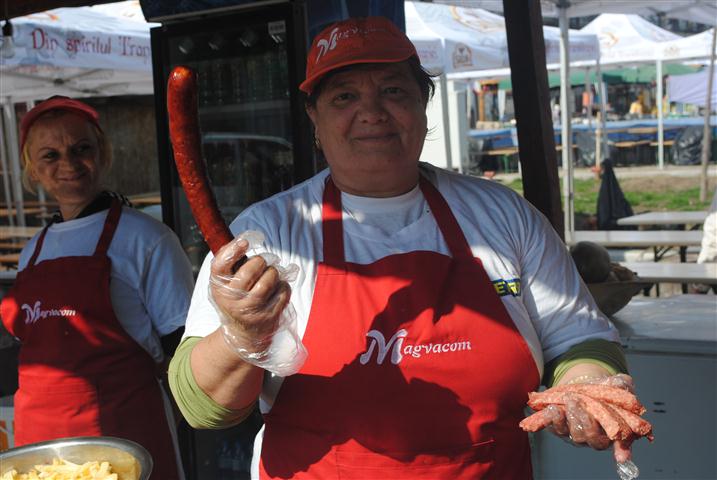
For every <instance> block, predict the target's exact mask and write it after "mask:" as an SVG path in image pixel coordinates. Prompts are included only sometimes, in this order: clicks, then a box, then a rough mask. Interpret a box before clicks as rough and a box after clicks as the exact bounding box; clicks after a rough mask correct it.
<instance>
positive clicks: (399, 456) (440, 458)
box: [335, 440, 495, 480]
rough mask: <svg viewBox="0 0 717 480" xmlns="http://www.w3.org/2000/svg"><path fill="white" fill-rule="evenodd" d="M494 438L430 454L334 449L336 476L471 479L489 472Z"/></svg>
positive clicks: (346, 478)
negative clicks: (380, 452) (466, 446)
mask: <svg viewBox="0 0 717 480" xmlns="http://www.w3.org/2000/svg"><path fill="white" fill-rule="evenodd" d="M494 448H495V441H494V440H488V441H486V442H481V443H476V444H473V445H471V446H470V447H468V448H456V449H445V450H437V451H434V452H431V453H421V454H418V455H416V454H411V453H409V452H400V453H395V454H393V453H392V454H387V455H383V454H378V453H373V452H368V451H366V452H347V451H342V450H336V451H335V459H336V468H337V472H338V478H339V479H341V480H358V479H362V480H365V479H387V478H391V479H396V480H399V479H406V480H408V479H415V478H431V479H451V480H453V479H460V478H465V479H474V478H483V477H485V476H486V475H488V474H489V472H490V469H491V467H492V466H493V450H494Z"/></svg>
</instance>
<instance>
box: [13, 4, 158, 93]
mask: <svg viewBox="0 0 717 480" xmlns="http://www.w3.org/2000/svg"><path fill="white" fill-rule="evenodd" d="M12 22H13V27H14V34H13V41H14V45H15V52H14V55H13V56H12V57H10V58H5V57H3V58H0V75H2V79H3V80H2V82H1V83H0V96H1V97H2V99H3V102H4V103H7V102H8V98H10V99H12V100H10V101H11V102H19V101H28V100H38V99H42V98H46V97H48V96H50V95H57V94H63V95H67V96H72V97H83V96H107V95H125V94H151V93H152V90H153V88H152V58H151V49H150V40H149V29H150V27H151V26H152V25H153V24H148V23H147V22H145V21H144V17H142V14H141V9H140V6H139V2H136V1H134V2H121V3H117V4H111V5H101V6H95V7H80V8H60V9H56V10H50V11H47V12H41V13H36V14H32V15H28V16H25V17H19V18H16V19H13V21H12Z"/></svg>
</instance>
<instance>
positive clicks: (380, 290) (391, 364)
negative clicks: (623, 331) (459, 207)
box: [260, 178, 539, 480]
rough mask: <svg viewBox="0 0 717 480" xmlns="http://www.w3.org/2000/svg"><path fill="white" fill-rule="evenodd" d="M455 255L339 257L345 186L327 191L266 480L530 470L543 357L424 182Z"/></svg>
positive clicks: (273, 420)
mask: <svg viewBox="0 0 717 480" xmlns="http://www.w3.org/2000/svg"><path fill="white" fill-rule="evenodd" d="M420 186H421V190H422V191H423V195H424V196H425V197H426V200H427V202H428V205H429V206H430V208H431V211H432V212H433V215H434V216H435V218H436V221H437V223H438V226H439V228H440V230H441V233H442V235H443V238H444V239H445V241H446V243H447V245H448V247H449V249H450V252H451V254H452V257H448V256H445V255H442V254H440V253H436V252H428V251H415V252H410V253H404V254H395V255H390V256H388V257H385V258H382V259H380V260H378V261H376V262H375V263H372V264H369V265H359V264H354V263H349V262H346V261H345V260H344V248H343V228H342V220H341V194H340V192H339V190H338V189H337V188H336V187H335V186H334V184H333V182H332V181H331V180H330V179H329V181H328V182H327V185H326V188H325V191H324V200H323V213H322V229H323V239H324V242H323V244H324V247H323V250H324V262H323V263H321V264H320V265H319V270H318V274H317V280H316V288H315V292H314V298H313V303H312V310H311V315H310V317H309V322H308V326H307V329H306V333H305V335H304V338H303V341H304V344H305V345H306V348H307V349H308V351H309V352H311V353H310V355H309V357H308V359H307V361H306V364H305V365H304V366H303V368H302V369H301V371H300V372H299V373H298V374H296V375H293V376H290V377H287V378H286V379H284V382H283V384H282V386H281V389H280V391H279V394H278V396H277V398H276V401H275V403H274V405H273V407H272V409H271V411H270V412H269V413H268V414H267V415H266V417H265V422H266V425H265V432H264V440H263V447H262V455H261V464H260V471H261V477H262V478H312V479H316V478H340V479H342V480H346V479H416V478H432V479H436V478H444V479H458V478H466V479H467V478H470V479H475V478H496V479H498V478H499V479H513V478H520V479H525V478H531V477H532V470H531V466H530V449H529V445H528V437H527V434H525V433H524V432H522V431H521V430H520V429H519V428H518V423H519V422H520V420H521V419H522V418H523V409H524V407H525V404H526V401H527V392H529V391H531V390H534V389H535V388H536V387H537V385H538V382H539V375H538V371H537V368H536V366H535V361H534V360H533V357H532V356H531V354H530V351H529V349H528V346H527V344H526V343H525V341H524V339H523V337H522V336H521V335H520V333H519V332H518V331H517V329H516V327H515V325H514V323H513V321H512V320H511V318H510V317H509V315H508V313H507V311H506V310H505V307H504V306H503V303H502V302H501V300H500V298H499V297H498V295H497V294H496V292H495V289H494V287H493V284H492V283H491V281H490V279H489V278H488V276H487V274H486V272H485V270H484V269H483V266H482V264H481V262H480V260H479V259H477V258H474V257H473V255H472V253H471V250H470V247H469V245H468V243H467V242H466V239H465V237H464V235H463V232H462V230H461V228H460V226H459V225H458V223H457V221H456V219H455V217H454V216H453V214H452V212H451V210H450V208H449V207H448V205H447V203H446V202H445V200H444V199H443V197H442V196H441V194H440V193H439V192H438V190H436V188H435V187H434V186H433V185H431V183H430V182H428V181H426V180H424V179H423V178H421V182H420Z"/></svg>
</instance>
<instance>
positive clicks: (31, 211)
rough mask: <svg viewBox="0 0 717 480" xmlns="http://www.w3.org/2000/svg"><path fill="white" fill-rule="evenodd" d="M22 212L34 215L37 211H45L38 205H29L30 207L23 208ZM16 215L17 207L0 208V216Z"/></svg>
mask: <svg viewBox="0 0 717 480" xmlns="http://www.w3.org/2000/svg"><path fill="white" fill-rule="evenodd" d="M22 211H23V213H24V214H25V215H35V214H38V213H42V212H44V211H46V209H44V208H40V207H30V208H23V210H22ZM15 215H17V209H15V208H10V209H8V208H0V217H11V216H15Z"/></svg>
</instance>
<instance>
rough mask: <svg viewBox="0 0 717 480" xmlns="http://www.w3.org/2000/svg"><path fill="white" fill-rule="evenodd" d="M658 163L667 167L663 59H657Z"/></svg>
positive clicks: (662, 167)
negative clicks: (663, 106)
mask: <svg viewBox="0 0 717 480" xmlns="http://www.w3.org/2000/svg"><path fill="white" fill-rule="evenodd" d="M656 70H657V74H656V77H657V165H658V166H659V167H660V170H662V169H664V168H665V122H664V121H663V120H664V118H663V117H664V115H665V112H663V111H662V97H663V93H662V59H661V58H660V59H658V60H657V69H656Z"/></svg>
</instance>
